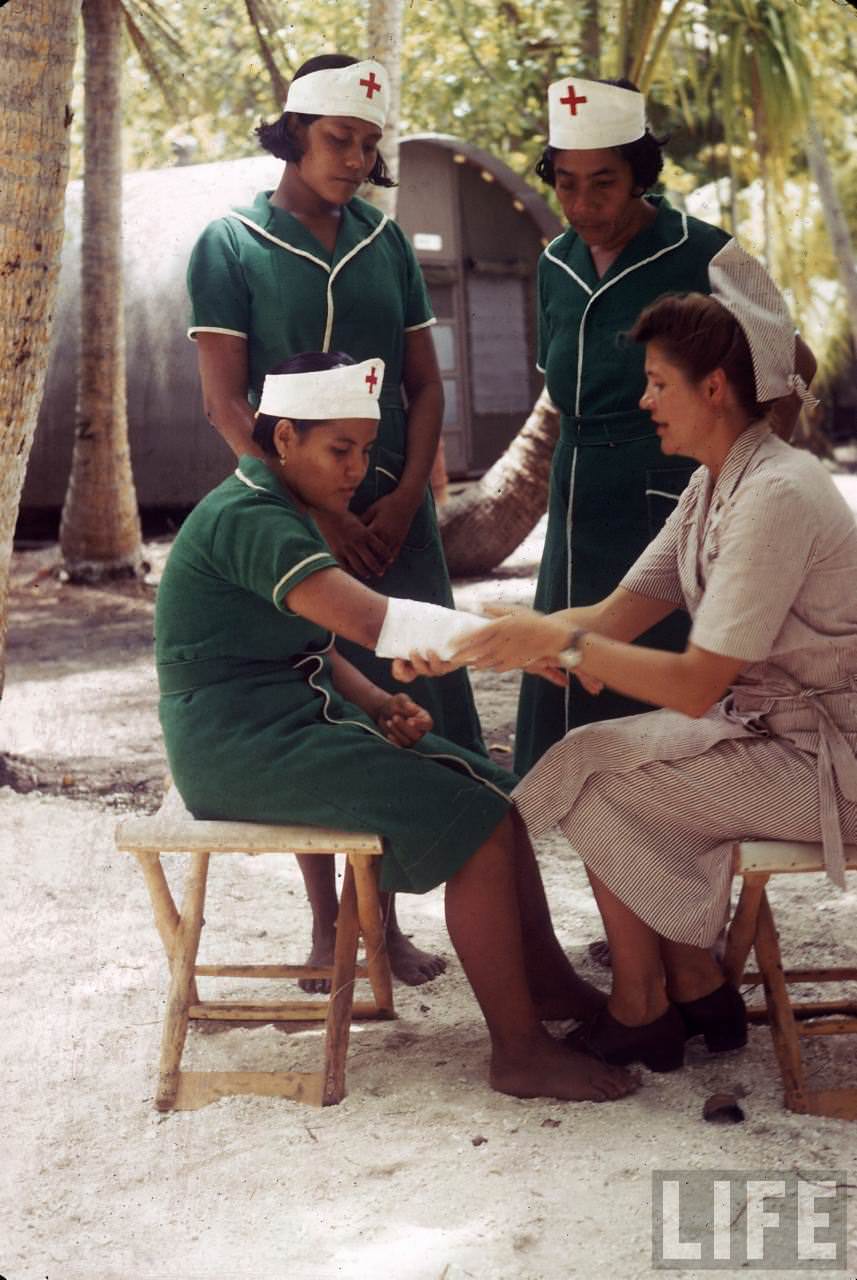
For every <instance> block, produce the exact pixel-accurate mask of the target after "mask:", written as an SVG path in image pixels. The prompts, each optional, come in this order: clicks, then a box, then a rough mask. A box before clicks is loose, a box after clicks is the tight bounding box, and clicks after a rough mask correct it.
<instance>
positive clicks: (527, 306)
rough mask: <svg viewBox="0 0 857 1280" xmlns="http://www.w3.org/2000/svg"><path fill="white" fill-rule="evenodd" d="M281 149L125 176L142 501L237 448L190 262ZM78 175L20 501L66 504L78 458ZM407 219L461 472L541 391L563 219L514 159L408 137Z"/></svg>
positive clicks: (182, 495)
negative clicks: (539, 271) (217, 417)
mask: <svg viewBox="0 0 857 1280" xmlns="http://www.w3.org/2000/svg"><path fill="white" fill-rule="evenodd" d="M280 172H281V164H280V162H279V161H277V160H275V159H273V158H272V157H270V156H260V157H254V158H252V159H246V160H234V161H225V162H222V163H217V164H205V165H193V166H181V167H176V168H173V169H161V170H153V171H146V172H140V173H133V174H129V175H128V176H127V177H126V179H125V183H124V197H123V206H124V209H123V228H124V288H125V334H126V342H127V351H128V417H129V428H130V435H131V456H132V461H133V466H134V476H135V480H136V484H137V495H138V499H139V502H140V505H141V506H142V507H144V508H158V507H161V508H181V507H187V506H191V505H192V504H193V503H194V502H196V501H197V500H198V499H199V498H200V497H201V496H202V494H204V493H205V492H206V491H207V490H208V489H210V488H212V487H213V486H214V485H215V484H218V483H219V482H220V480H222V478H223V476H224V475H225V474H226V473H227V472H228V470H229V469H230V467H231V465H232V463H231V454H230V452H229V450H228V449H227V447H226V446H225V445H224V444H223V443H222V442H221V440H220V438H219V436H218V435H217V433H216V432H215V431H214V430H213V428H212V427H211V426H210V425H209V424H208V422H207V421H206V419H205V416H204V414H203V412H202V400H201V395H200V390H199V380H198V376H197V369H196V350H195V347H194V345H193V344H192V343H191V342H189V341H188V340H187V338H186V336H185V332H186V327H187V311H188V303H187V295H186V291H185V269H186V265H187V260H188V257H189V255H190V251H191V248H192V246H193V244H194V241H195V240H196V237H197V235H198V234H199V232H200V231H201V229H202V228H203V227H204V226H205V225H206V223H207V222H209V221H210V220H211V219H212V218H215V217H218V216H219V215H220V214H221V213H223V212H225V211H226V210H227V209H229V208H230V207H232V206H233V205H242V204H248V203H250V201H251V200H252V197H253V195H254V194H255V192H257V191H260V190H263V189H270V188H271V187H273V186H275V185H276V183H277V181H278V179H279V174H280ZM80 204H81V190H80V183H72V184H70V187H69V192H68V198H67V208H66V225H67V232H66V241H65V245H64V249H63V263H62V272H61V277H60V286H59V295H58V300H57V307H56V312H55V316H56V319H55V325H54V332H53V339H52V350H51V359H50V365H49V369H48V376H47V383H46V388H45V396H44V400H43V404H42V408H41V412H40V417H39V426H38V430H37V433H36V438H35V441H34V445H33V451H32V454H31V459H30V465H29V468H28V473H27V479H26V483H25V487H24V493H23V499H22V507H23V508H25V509H30V510H35V509H39V508H58V507H60V506H61V504H62V500H63V496H64V493H65V487H66V482H67V478H68V472H69V466H70V461H71V449H72V432H73V425H74V402H75V383H76V366H77V359H78V349H79V315H78V296H79V283H78V282H79V273H80ZM398 218H399V221H400V222H401V223H402V225H403V226H404V228H405V230H406V231H407V232H408V234H409V235H410V236H411V237H412V238H413V240H414V243H415V246H416V249H417V255H418V257H419V260H420V262H421V264H422V267H423V269H424V271H425V274H426V278H427V282H428V286H429V290H430V293H431V296H432V301H433V304H434V307H435V312H436V314H437V317H438V324H437V326H436V327H435V328H434V330H433V334H434V337H435V341H436V345H437V350H438V355H439V358H440V364H441V369H442V371H443V378H444V385H445V390H446V415H445V420H444V440H445V447H446V461H447V467H448V469H449V471H450V473H451V474H453V475H458V476H460V475H466V474H475V473H479V472H481V471H483V470H484V469H485V468H486V467H487V466H489V465H490V463H491V462H492V461H493V460H494V459H495V458H496V457H497V456H498V455H499V454H500V453H501V452H502V450H503V448H504V447H505V446H506V444H507V443H508V441H509V440H510V439H511V438H512V436H513V435H514V434H515V432H516V431H517V430H518V428H519V427H520V425H521V424H522V422H523V420H524V418H525V416H526V413H527V411H528V409H529V408H530V406H531V405H532V403H533V401H534V400H535V398H536V396H537V394H538V391H539V388H540V385H541V377H540V375H539V374H538V373H537V371H536V369H535V341H536V339H535V274H536V261H537V259H538V256H539V253H540V251H541V248H542V245H543V244H544V243H546V241H547V240H548V239H550V238H551V237H552V236H554V235H556V234H558V232H559V230H560V229H561V228H560V224H559V221H558V219H557V218H556V216H555V215H554V214H553V213H552V211H551V209H550V207H549V206H548V205H547V204H546V203H545V201H544V200H543V199H542V198H541V197H540V196H539V195H538V194H537V193H536V192H535V191H534V190H533V189H532V188H530V187H529V186H528V185H527V184H526V183H525V182H523V181H522V180H521V179H520V178H518V177H517V175H515V174H514V173H513V172H512V171H511V170H510V169H509V168H508V166H506V165H505V164H503V163H502V162H501V161H499V160H497V159H496V158H494V157H493V156H490V155H489V154H488V153H487V152H485V151H482V150H481V149H479V148H478V147H474V146H472V145H470V144H468V143H464V142H462V141H460V140H459V139H457V138H452V137H447V136H443V135H437V134H421V135H417V136H415V137H412V138H408V139H405V141H404V142H403V143H402V148H401V175H400V190H399V213H398Z"/></svg>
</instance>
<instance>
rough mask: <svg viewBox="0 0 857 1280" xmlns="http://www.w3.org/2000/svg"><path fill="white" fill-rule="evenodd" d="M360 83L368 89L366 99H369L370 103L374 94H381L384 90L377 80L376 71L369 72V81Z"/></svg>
mask: <svg viewBox="0 0 857 1280" xmlns="http://www.w3.org/2000/svg"><path fill="white" fill-rule="evenodd" d="M360 83H361V84H362V85H363V86H364V88H365V89H366V97H367V98H368V99H369V101H370V102H371V101H372V98H373V96H374V94H375V93H379V92H380V91H381V89H382V88H383V86H382V84H381V82H380V81H379V80H376V79H375V72H374V71H370V72H369V79H368V80H361V81H360Z"/></svg>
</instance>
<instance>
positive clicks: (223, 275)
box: [187, 218, 250, 338]
mask: <svg viewBox="0 0 857 1280" xmlns="http://www.w3.org/2000/svg"><path fill="white" fill-rule="evenodd" d="M187 288H188V293H189V294H190V304H191V323H190V328H189V329H188V337H189V338H194V337H195V336H196V334H197V333H199V332H203V333H226V334H231V335H233V336H234V337H236V338H246V337H247V336H248V334H249V332H250V290H249V289H248V287H247V281H246V279H245V278H244V271H243V269H242V266H241V259H240V255H239V252H238V240H237V235H236V230H235V228H234V227H233V226H232V225H231V223H230V221H229V219H228V218H220V219H218V221H217V222H212V223H209V225H208V226H207V227H206V228H205V230H204V231H203V233H202V235H201V236H200V237H199V239H198V240H197V242H196V244H195V245H194V248H193V252H192V253H191V256H190V262H189V264H188V269H187Z"/></svg>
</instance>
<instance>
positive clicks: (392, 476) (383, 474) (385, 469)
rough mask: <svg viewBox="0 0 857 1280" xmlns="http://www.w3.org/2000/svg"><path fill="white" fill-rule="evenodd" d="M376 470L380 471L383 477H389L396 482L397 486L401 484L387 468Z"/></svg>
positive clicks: (377, 468)
mask: <svg viewBox="0 0 857 1280" xmlns="http://www.w3.org/2000/svg"><path fill="white" fill-rule="evenodd" d="M375 470H376V471H380V472H381V475H382V476H389V477H390V479H391V480H395V482H396V484H398V483H399V477H398V476H394V475H393V473H392V471H388V470H387V468H386V467H376V468H375Z"/></svg>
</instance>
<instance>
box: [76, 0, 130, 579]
mask: <svg viewBox="0 0 857 1280" xmlns="http://www.w3.org/2000/svg"><path fill="white" fill-rule="evenodd" d="M83 27H84V50H85V71H84V93H85V98H84V102H85V107H84V109H85V112H86V119H85V132H84V197H83V243H82V255H81V263H82V266H81V352H80V375H79V385H78V400H77V415H76V423H75V441H74V453H73V457H72V467H71V477H70V480H69V486H68V491H67V493H66V498H65V503H64V505H63V513H62V521H61V524H60V546H61V549H62V554H63V559H64V561H65V566H66V569H67V570H68V572H69V574H70V575H71V577H72V579H73V580H78V581H81V580H86V581H91V580H93V579H96V578H100V577H108V576H115V575H125V574H134V573H137V572H138V571H139V569H140V564H141V559H142V551H141V534H140V517H139V514H138V511H137V497H136V494H135V491H134V478H133V476H132V473H131V456H130V451H129V447H128V419H127V415H126V406H125V334H124V324H123V314H122V311H123V308H122V258H121V247H122V229H121V214H122V135H121V76H122V63H121V54H122V8H121V5H120V4H119V2H118V0H84V3H83Z"/></svg>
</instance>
